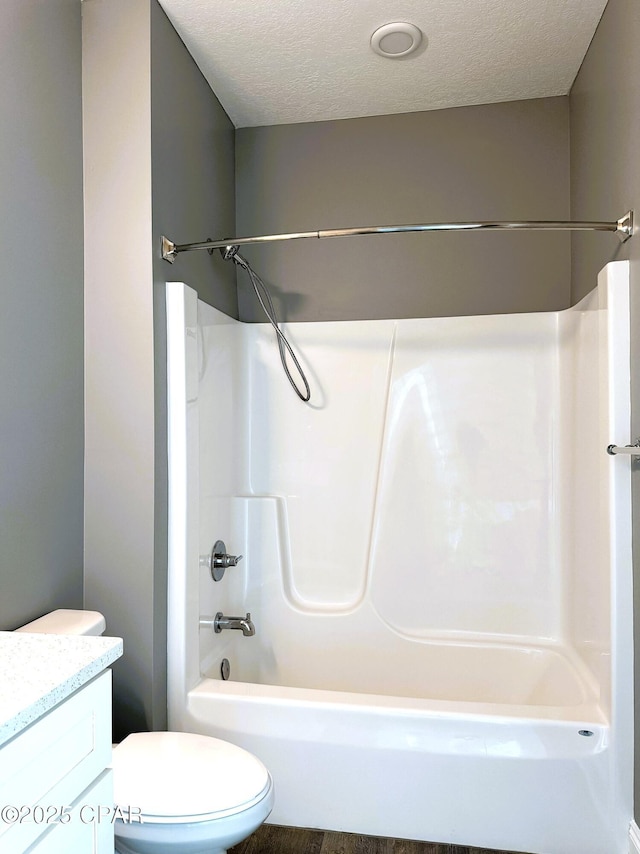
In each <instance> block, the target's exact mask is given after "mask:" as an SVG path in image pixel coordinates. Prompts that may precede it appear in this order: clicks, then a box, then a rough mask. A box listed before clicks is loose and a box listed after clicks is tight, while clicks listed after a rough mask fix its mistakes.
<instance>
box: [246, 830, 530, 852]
mask: <svg viewBox="0 0 640 854" xmlns="http://www.w3.org/2000/svg"><path fill="white" fill-rule="evenodd" d="M229 854H514V853H513V852H504V851H501V852H497V851H489V850H488V849H487V848H468V847H466V846H459V845H437V844H436V843H432V842H412V841H410V840H406V839H383V838H381V837H377V836H357V835H356V834H353V833H334V832H333V831H329V830H306V829H304V828H299V827H278V826H277V825H275V824H263V825H262V827H260V828H259V829H258V830H257V831H256V832H255V833H254V834H253V835H252V836H250V837H249V838H248V839H245V841H244V842H241V843H240V845H236V847H235V848H231V849H230V851H229Z"/></svg>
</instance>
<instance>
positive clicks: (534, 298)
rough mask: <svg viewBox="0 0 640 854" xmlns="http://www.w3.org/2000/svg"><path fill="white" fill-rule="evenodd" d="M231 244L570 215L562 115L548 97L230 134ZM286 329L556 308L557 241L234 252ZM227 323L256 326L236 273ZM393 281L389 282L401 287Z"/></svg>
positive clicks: (562, 295) (454, 237) (561, 299)
mask: <svg viewBox="0 0 640 854" xmlns="http://www.w3.org/2000/svg"><path fill="white" fill-rule="evenodd" d="M236 169H237V171H236V175H237V178H236V187H237V198H236V205H237V227H238V234H239V235H241V236H242V235H250V234H261V233H262V234H264V233H267V234H268V233H274V232H286V231H307V230H309V231H312V230H316V229H322V228H338V227H348V226H356V225H379V224H385V223H411V222H442V221H445V222H446V221H463V220H474V219H483V220H494V219H495V220H509V219H568V218H569V105H568V99H567V98H547V99H539V100H532V101H518V102H510V103H505V104H491V105H486V106H479V107H462V108H459V109H450V110H437V111H432V112H424V113H410V114H403V115H394V116H376V117H371V118H361V119H348V120H344V121H331V122H318V123H309V124H295V125H279V126H275V127H262V128H243V129H241V130H238V131H237V148H236ZM244 254H246V256H247V257H248V258H249V259H250V260H251V261H252V262H254V263H255V267H256V269H257V271H258V272H259V273H260V275H261V276H262V277H263V278H264V279H265V281H266V282H267V283H268V284H269V285H270V286H271V287H272V288H273V289H274V292H275V294H276V297H277V299H276V304H277V305H278V304H279V306H280V310H281V313H282V316H283V317H286V318H287V319H289V320H352V319H367V318H386V317H425V316H427V317H428V316H441V315H464V314H485V313H487V314H489V313H504V312H518V311H547V310H554V309H560V308H566V307H567V306H568V304H569V282H570V237H569V235H568V234H562V233H550V232H547V233H533V232H529V233H513V232H512V233H505V232H502V233H487V232H485V233H483V234H470V233H466V234H428V235H413V234H410V235H398V236H368V237H355V238H349V239H346V240H322V241H310V240H306V241H301V242H292V243H287V244H271V245H268V246H263V247H260V248H253V249H245V250H244ZM238 281H239V285H238V287H239V303H240V316H241V318H242V319H243V320H261V319H262V316H261V314H260V309H259V307H258V306H257V304H256V301H255V299H254V298H253V296H252V295H251V294H250V293H249V290H248V288H247V284H246V278H245V276H244V274H239V277H238ZM400 283H401V284H400Z"/></svg>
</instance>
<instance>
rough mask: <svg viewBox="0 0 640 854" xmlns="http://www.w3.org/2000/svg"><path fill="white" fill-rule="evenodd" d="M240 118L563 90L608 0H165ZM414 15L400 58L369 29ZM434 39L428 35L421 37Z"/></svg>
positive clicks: (318, 116) (437, 104) (449, 103)
mask: <svg viewBox="0 0 640 854" xmlns="http://www.w3.org/2000/svg"><path fill="white" fill-rule="evenodd" d="M160 4H161V6H162V7H163V8H164V10H165V12H166V13H167V15H168V16H169V18H170V19H171V21H172V23H173V25H174V26H175V28H176V30H177V31H178V33H179V34H180V36H181V37H182V39H183V41H184V42H185V44H186V45H187V47H188V48H189V50H190V52H191V54H192V55H193V57H194V59H195V60H196V62H197V63H198V65H199V67H200V69H201V70H202V72H203V74H204V75H205V77H206V78H207V80H208V81H209V84H210V85H211V87H212V89H213V90H214V92H215V93H216V95H217V96H218V98H219V99H220V101H221V103H222V105H223V106H224V108H225V110H226V111H227V113H228V114H229V116H230V118H231V120H232V121H233V123H234V124H235V125H236V127H251V126H256V125H273V124H286V123H290V122H309V121H322V120H325V119H342V118H353V117H356V116H370V115H383V114H388V113H405V112H412V111H417V110H434V109H442V108H445V107H460V106H468V105H470V104H488V103H495V102H498V101H512V100H520V99H524V98H542V97H547V96H552V95H566V94H567V93H568V92H569V89H570V88H571V84H572V83H573V80H574V78H575V76H576V74H577V72H578V69H579V68H580V64H581V62H582V59H583V57H584V55H585V53H586V51H587V48H588V46H589V42H590V41H591V38H592V36H593V34H594V32H595V30H596V27H597V25H598V21H599V20H600V17H601V15H602V13H603V11H604V7H605V6H606V0H453V2H452V0H394V2H389V0H160ZM390 21H409V22H411V23H413V24H415V25H416V26H418V27H419V28H420V29H421V30H422V32H423V33H424V36H425V37H426V39H424V40H423V44H422V46H421V47H420V49H419V51H418V52H417V53H416V54H414V55H412V56H408V57H406V58H404V59H386V58H384V57H381V56H378V55H376V54H375V53H373V51H372V50H371V48H370V46H369V41H370V38H371V34H372V33H373V31H374V30H375V29H377V28H378V27H379V26H381V25H382V24H386V23H388V22H390ZM425 41H426V46H425Z"/></svg>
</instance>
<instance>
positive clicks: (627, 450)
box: [607, 439, 640, 457]
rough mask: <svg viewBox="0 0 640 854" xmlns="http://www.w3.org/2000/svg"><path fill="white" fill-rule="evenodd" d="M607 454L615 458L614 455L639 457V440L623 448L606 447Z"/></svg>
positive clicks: (616, 446)
mask: <svg viewBox="0 0 640 854" xmlns="http://www.w3.org/2000/svg"><path fill="white" fill-rule="evenodd" d="M607 453H608V454H611V456H612V457H615V456H616V454H628V455H629V456H631V457H639V456H640V439H636V441H635V442H634V444H633V445H625V446H624V447H621V446H620V445H608V446H607Z"/></svg>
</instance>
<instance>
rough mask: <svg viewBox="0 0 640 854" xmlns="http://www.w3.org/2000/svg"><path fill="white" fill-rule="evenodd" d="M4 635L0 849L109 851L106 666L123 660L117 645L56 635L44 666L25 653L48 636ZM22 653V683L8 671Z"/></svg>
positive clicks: (19, 853) (60, 853)
mask: <svg viewBox="0 0 640 854" xmlns="http://www.w3.org/2000/svg"><path fill="white" fill-rule="evenodd" d="M8 634H10V633H1V632H0V738H2V742H1V743H0V851H1V852H2V854H113V820H114V806H113V783H112V779H111V774H112V772H111V770H110V768H109V767H108V766H109V764H110V762H111V671H110V670H107V669H105V667H106V666H107V664H108V663H110V661H113V660H114V659H115V658H117V657H118V656H119V655H120V654H121V651H122V642H121V641H120V640H119V639H118V638H76V637H69V636H64V637H60V638H58V639H57V640H56V641H55V642H53V641H51V643H53V644H54V646H55V647H56V650H57V651H56V652H55V653H54V652H53V651H51V650H49V651H50V652H51V655H50V656H49V659H48V660H49V667H48V668H47V667H45V666H44V665H43V663H42V659H40V658H34V657H33V653H34V652H38V653H42V654H44V653H46V652H47V650H48V646H47V639H51V638H52V637H53V636H51V635H37V636H36V635H21V636H20V638H24V639H27V640H26V641H23V640H20V641H14V640H13V639H12V640H10V641H7V635H8ZM14 637H15V636H14ZM29 639H31V643H30V642H29ZM25 643H26V645H27V646H26V647H25V648H23V649H21V650H19V645H20V644H25ZM16 644H18V646H17V645H16ZM7 647H8V648H7ZM107 648H108V649H107ZM3 652H4V660H3ZM21 656H22V659H23V660H22V662H21V667H18V670H20V669H21V670H22V678H20V674H19V673H18V672H16V667H15V664H16V663H18V662H19V661H20V658H21ZM57 659H59V660H57ZM83 662H84V664H83ZM30 664H31V666H30ZM78 667H80V670H78V669H77V668H78ZM50 668H53V669H50ZM38 683H40V688H39V687H38ZM52 683H56V684H55V687H54V688H52V687H51V685H52ZM21 688H22V691H23V693H22V697H21V696H20V690H21ZM39 691H40V692H41V693H39ZM3 712H4V716H3ZM11 733H12V734H11Z"/></svg>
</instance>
